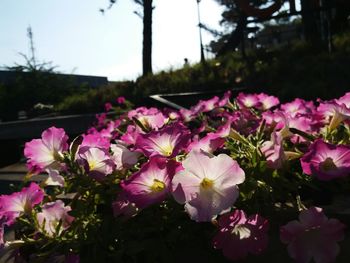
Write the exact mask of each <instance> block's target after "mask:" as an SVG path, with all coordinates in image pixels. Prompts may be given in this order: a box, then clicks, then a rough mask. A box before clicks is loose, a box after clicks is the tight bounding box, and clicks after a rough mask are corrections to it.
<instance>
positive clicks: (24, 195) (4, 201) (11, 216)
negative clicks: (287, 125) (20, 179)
mask: <svg viewBox="0 0 350 263" xmlns="http://www.w3.org/2000/svg"><path fill="white" fill-rule="evenodd" d="M43 198H44V192H43V190H41V188H40V187H39V186H38V185H37V184H36V183H31V184H30V185H29V187H23V188H22V191H21V192H16V193H13V194H11V195H1V196H0V218H3V217H4V218H5V219H6V225H12V224H13V223H14V222H15V219H16V218H17V217H19V216H20V214H22V213H31V211H32V208H33V207H34V206H35V205H37V204H39V203H40V202H41V201H42V200H43Z"/></svg>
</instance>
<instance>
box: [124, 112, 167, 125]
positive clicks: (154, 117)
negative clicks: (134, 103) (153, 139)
mask: <svg viewBox="0 0 350 263" xmlns="http://www.w3.org/2000/svg"><path fill="white" fill-rule="evenodd" d="M128 117H129V119H131V120H132V119H134V118H135V119H137V120H138V121H139V122H140V123H141V124H142V125H143V126H144V127H145V128H146V129H148V130H157V129H159V128H161V127H163V125H164V124H165V123H166V122H167V118H166V117H165V116H164V114H163V113H162V112H160V111H159V110H158V109H156V108H149V109H148V108H146V107H139V108H137V109H135V110H131V111H129V112H128Z"/></svg>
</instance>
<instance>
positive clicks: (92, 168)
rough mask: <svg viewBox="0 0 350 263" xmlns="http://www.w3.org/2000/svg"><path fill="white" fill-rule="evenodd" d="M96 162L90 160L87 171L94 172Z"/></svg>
mask: <svg viewBox="0 0 350 263" xmlns="http://www.w3.org/2000/svg"><path fill="white" fill-rule="evenodd" d="M96 164H97V163H96V162H95V161H94V160H91V161H90V162H89V170H90V171H92V170H94V168H95V167H96Z"/></svg>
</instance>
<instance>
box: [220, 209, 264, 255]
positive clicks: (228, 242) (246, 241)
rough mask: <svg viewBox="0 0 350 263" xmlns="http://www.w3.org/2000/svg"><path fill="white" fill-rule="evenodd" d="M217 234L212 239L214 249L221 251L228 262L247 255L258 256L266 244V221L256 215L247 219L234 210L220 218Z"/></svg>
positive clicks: (241, 213)
mask: <svg viewBox="0 0 350 263" xmlns="http://www.w3.org/2000/svg"><path fill="white" fill-rule="evenodd" d="M218 224H219V228H220V229H219V232H218V233H217V235H216V236H215V237H214V240H213V244H214V248H216V249H222V250H223V254H224V256H225V257H227V258H228V259H230V260H239V259H244V258H245V257H246V256H247V254H248V253H252V254H260V253H261V252H262V251H263V250H265V249H266V247H267V243H268V235H267V231H268V228H269V223H268V221H267V220H266V219H265V218H263V217H261V216H260V215H258V214H255V215H251V216H250V217H247V216H246V214H245V213H244V211H242V210H235V211H233V212H231V213H227V214H224V215H222V216H220V218H219V220H218Z"/></svg>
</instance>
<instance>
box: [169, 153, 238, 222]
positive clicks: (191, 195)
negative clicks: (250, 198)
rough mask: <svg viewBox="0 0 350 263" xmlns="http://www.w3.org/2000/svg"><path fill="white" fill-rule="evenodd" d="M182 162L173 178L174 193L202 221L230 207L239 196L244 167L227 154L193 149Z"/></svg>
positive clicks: (208, 219)
mask: <svg viewBox="0 0 350 263" xmlns="http://www.w3.org/2000/svg"><path fill="white" fill-rule="evenodd" d="M182 166H183V168H184V170H182V171H179V172H177V173H176V174H175V176H174V178H173V181H172V191H173V196H174V198H175V200H176V201H177V202H178V203H180V204H185V209H186V211H187V212H188V214H189V215H190V217H191V219H193V220H195V221H199V222H203V221H211V220H212V219H213V218H214V217H215V216H217V215H218V214H220V213H222V212H224V211H225V210H226V209H228V208H230V207H231V206H232V205H233V204H234V202H235V201H236V199H237V197H238V186H237V185H238V184H241V183H243V182H244V180H245V174H244V171H243V170H242V169H241V168H240V167H239V165H238V163H237V162H236V161H234V160H233V159H232V158H231V157H229V156H228V155H226V154H220V155H218V156H209V155H208V154H207V153H204V152H203V151H200V152H198V151H192V152H190V153H189V154H188V156H187V158H186V159H185V160H184V161H183V162H182Z"/></svg>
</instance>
